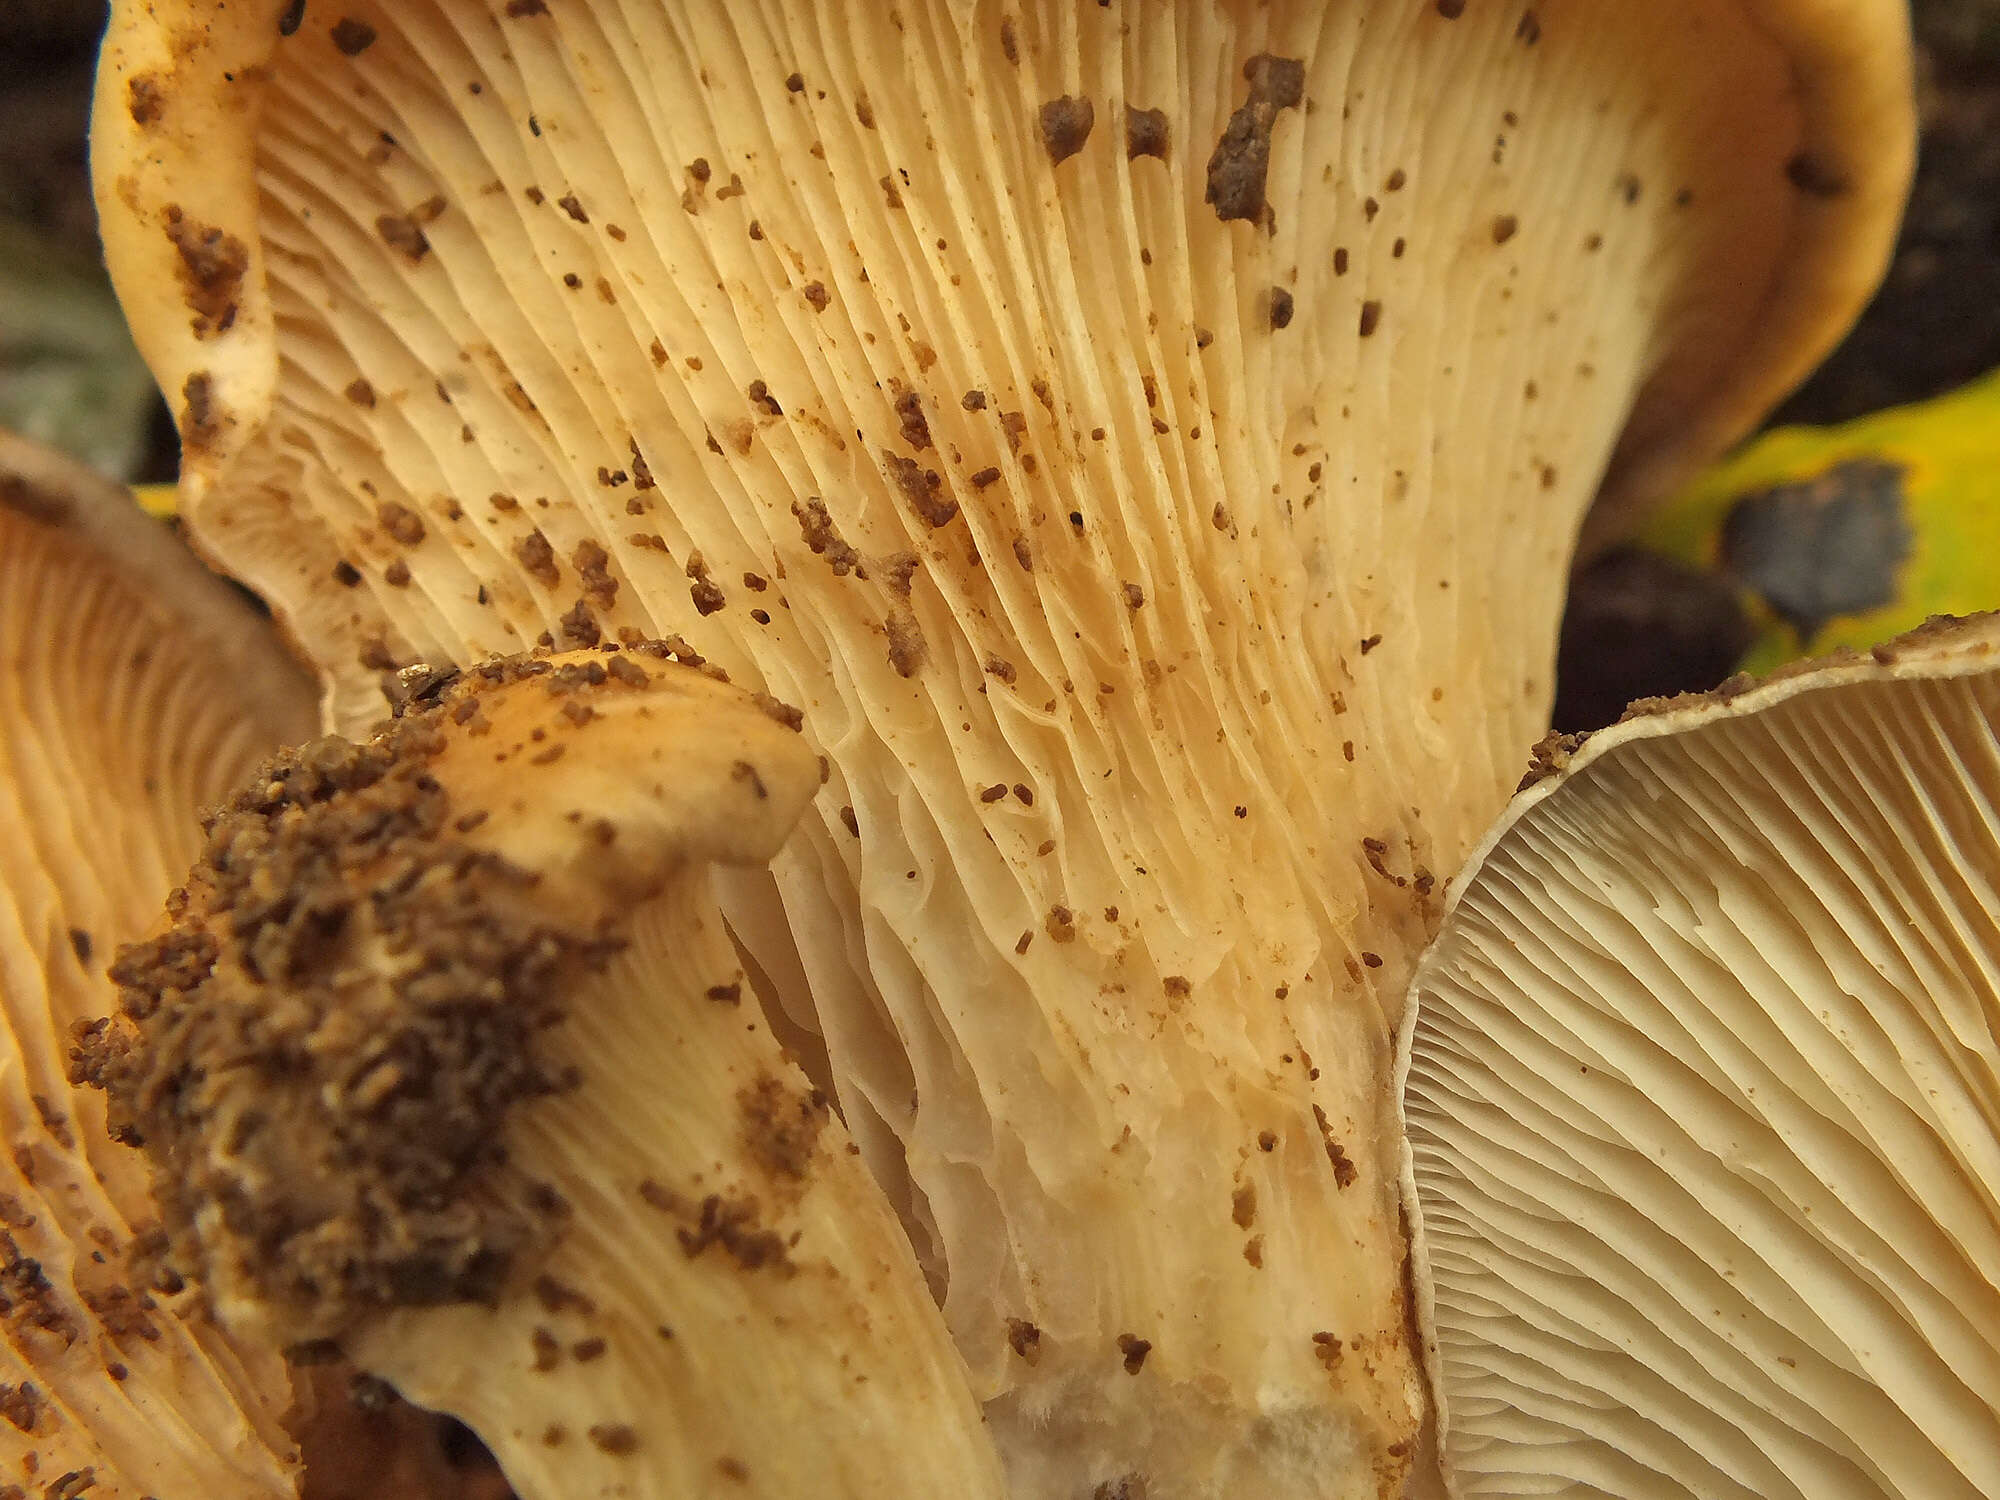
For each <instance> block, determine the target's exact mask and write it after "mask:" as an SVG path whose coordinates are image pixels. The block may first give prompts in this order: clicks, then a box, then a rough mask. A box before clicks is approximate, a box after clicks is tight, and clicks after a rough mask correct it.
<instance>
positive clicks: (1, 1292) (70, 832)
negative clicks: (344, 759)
mask: <svg viewBox="0 0 2000 1500" xmlns="http://www.w3.org/2000/svg"><path fill="white" fill-rule="evenodd" d="M0 659H4V661H5V663H6V671H5V674H4V675H0V1140H4V1142H5V1146H6V1149H5V1150H4V1151H0V1339H4V1344H5V1354H4V1360H0V1365H4V1368H0V1417H4V1418H5V1422H4V1423H0V1494H11V1495H16V1496H19V1495H25V1494H28V1493H32V1494H34V1495H36V1496H51V1497H58V1500H64V1497H69V1496H73V1495H82V1494H84V1493H86V1492H87V1493H88V1494H90V1495H91V1496H93V1497H104V1500H113V1497H117V1500H137V1497H139V1496H143V1495H149V1494H150V1495H159V1496H165V1497H175V1496H183V1495H228V1496H242V1497H244V1500H269V1497H276V1496H280V1495H289V1494H292V1493H294V1483H295V1477H296V1468H297V1461H296V1451H295V1445H294V1444H293V1441H292V1439H291V1437H290V1436H289V1434H288V1433H287V1431H286V1429H285V1426H284V1425H283V1424H284V1422H285V1419H286V1417H287V1414H288V1412H289V1410H290V1408H291V1407H292V1405H293V1392H292V1387H291V1384H290V1382H289V1380H288V1379H287V1376H286V1372H285V1368H284V1365H283V1363H282V1362H281V1361H280V1360H279V1359H278V1357H277V1355H276V1352H275V1351H273V1350H270V1349H268V1348H263V1347H260V1346H258V1345H254V1344H243V1343H237V1342H233V1341H231V1340H229V1339H226V1338H225V1337H224V1336H223V1335H222V1334H221V1333H220V1332H219V1331H218V1330H217V1329H216V1327H215V1326H214V1325H213V1323H212V1322H211V1321H210V1320H209V1319H208V1318H207V1317H206V1316H204V1315H203V1313H202V1310H201V1305H200V1298H199V1295H198V1293H196V1292H195V1291H192V1290H184V1289H182V1288H181V1287H180V1286H179V1285H177V1284H175V1283H171V1282H169V1283H164V1284H161V1283H153V1282H149V1281H147V1280H145V1279H143V1278H142V1276H141V1275H140V1274H139V1272H138V1270H137V1269H136V1267H135V1262H137V1261H143V1258H144V1257H143V1255H139V1254H137V1253H136V1252H138V1251H140V1250H142V1249H143V1246H144V1244H145V1242H146V1240H147V1238H148V1235H149V1232H150V1227H151V1226H152V1225H154V1224H155V1223H156V1220H157V1210H156V1208H155V1207H154V1204H153V1202H152V1200H151V1197H150V1195H149V1193H148V1190H147V1184H146V1174H145V1171H144V1169H143V1166H142V1164H141V1163H140V1162H139V1161H138V1159H137V1158H135V1157H133V1156H131V1154H130V1153H129V1152H123V1151H120V1150H118V1149H116V1148H115V1147H113V1146H112V1145H111V1143H110V1142H109V1141H107V1140H106V1139H105V1138H104V1126H103V1111H102V1108H101V1105H100V1104H99V1103H98V1101H97V1100H95V1099H94V1098H93V1097H92V1096H90V1095H88V1094H87V1093H84V1092H82V1091H72V1088H71V1085H70V1083H69V1080H68V1077H67V1054H68V1048H69V1028H70V1027H71V1025H72V1024H75V1023H80V1022H82V1021H83V1020H85V1019H86V1018H88V1017H91V1016H95V1015H98V1014H101V1013H102V1011H103V1010H104V1009H105V1008H106V1006H107V1005H108V1003H109V999H110V985H109V984H108V983H107V982H106V980H105V978H104V966H105V964H106V963H107V962H108V961H109V960H110V958H111V955H112V954H113V953H114V952H115V951H116V949H117V946H118V944H119V943H121V942H123V941H126V940H128V939H131V938H136V937H139V936H141V935H142V934H143V933H144V932H145V931H146V929H147V927H148V926H149V925H150V924H151V923H152V922H153V921H154V920H155V919H156V917H157V914H158V911H159V907H160V902H161V901H162V899H163V898H164V897H165V895H166V892H167V889H168V887H169V885H170V884H171V882H172V879H173V875H174V872H175V871H176V870H177V869H179V868H185V866H186V864H187V861H188V859H189V858H190V857H191V856H192V854H193V852H194V849H195V847H196V846H197V842H198V838H199V834H198V831H197V830H196V828H195V826H194V814H195V812H196V810H197V809H198V808H200V807H201V806H203V805H204V804H205V803H207V802H209V801H211V800H213V799H214V798H215V797H217V796H219V795H220V794H221V793H222V792H223V791H224V790H225V789H226V788H227V787H228V786H229V785H230V783H231V782H232V781H233V780H234V779H235V778H237V777H239V776H241V775H242V774H243V772H244V771H245V770H246V769H247V768H248V767H249V766H251V765H253V764H254V763H255V762H256V760H257V758H258V757H260V756H262V755H264V754H265V753H267V752H268V751H269V750H270V749H271V747H273V746H274V745H276V744H277V743H279V741H280V740H281V739H283V738H284V737H286V736H288V735H294V734H298V733H300V732H302V731H303V730H305V729H306V728H307V727H308V726H310V724H311V723H312V718H313V699H312V693H311V689H310V686H309V684H308V683H307V681H306V678H305V674H304V673H303V672H301V671H299V670H298V669H297V668H296V667H295V666H293V664H292V663H291V662H290V661H289V660H288V659H287V658H286V656H285V654H284V652H283V650H282V649H281V648H280V646H279V645H278V643H277V641H276V639H275V637H274V636H273V635H272V633H271V631H270V629H269V625H268V622H266V621H264V620H261V619H259V618H258V617H257V616H256V615H255V614H254V613H253V611H252V610H251V609H250V608H249V606H248V605H246V604H245V603H244V602H243V600H242V599H241V598H240V597H239V596H238V595H237V594H236V593H235V592H234V591H233V590H232V589H230V588H229V587H228V586H227V585H225V584H223V583H222V582H221V581H220V580H218V579H215V578H213V577H211V576H209V575H208V574H207V573H205V572H204V571H203V570H202V568H201V567H200V566H199V565H198V564H196V563H195V562H194V561H193V559H192V558H190V557H189V556H187V554H186V553H185V552H184V551H183V550H182V549H181V548H179V547H178V546H177V545H176V544H175V543H174V542H173V541H172V540H171V538H170V537H169V536H168V535H167V533H166V530H165V528H164V527H162V526H160V525H159V524H158V523H157V522H154V521H152V520H150V519H149V518H147V517H146V516H144V515H142V514H141V513H140V512H139V511H138V509H137V508H136V507H135V506H134V505H133V504H132V502H131V499H130V497H129V496H128V495H127V494H126V493H125V492H124V491H123V490H122V489H121V488H119V487H118V486H116V485H113V484H110V483H109V482H107V481H105V480H103V479H100V478H98V477H97V476H96V475H94V474H93V473H91V472H90V471H89V470H87V469H85V468H83V467H82V466H81V465H79V464H76V463H74V462H73V461H70V460H68V459H65V458H63V457H61V456H60V455H58V454H56V453H53V452H51V451H49V450H47V449H44V448H40V447H38V446H37V445H34V444H32V443H29V442H28V441H26V440H25V439H22V438H18V437H14V436H11V435H4V434H0Z"/></svg>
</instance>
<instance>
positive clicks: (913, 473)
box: [882, 393, 958, 531]
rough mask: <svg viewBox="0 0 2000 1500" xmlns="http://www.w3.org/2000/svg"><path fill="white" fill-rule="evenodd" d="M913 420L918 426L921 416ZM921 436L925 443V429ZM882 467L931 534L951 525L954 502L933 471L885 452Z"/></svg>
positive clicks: (910, 460)
mask: <svg viewBox="0 0 2000 1500" xmlns="http://www.w3.org/2000/svg"><path fill="white" fill-rule="evenodd" d="M912 394H914V393H912ZM917 420H918V422H920V423H921V422H922V421H923V417H922V414H921V413H919V414H918V417H917ZM924 435H925V438H926V440H928V438H929V436H930V434H929V430H928V429H926V430H925V434H924ZM882 463H883V466H884V467H886V468H887V469H888V471H889V478H890V480H891V481H892V482H893V483H894V484H895V486H896V489H897V490H898V492H900V493H901V495H902V497H903V499H904V500H905V501H906V502H907V503H908V504H909V507H910V509H911V510H913V511H915V512H916V513H917V515H918V516H919V517H920V518H921V519H922V521H923V523H924V524H925V525H926V526H928V527H930V528H931V529H932V530H933V531H935V530H936V529H937V528H939V527H941V526H948V525H950V524H951V520H952V518H953V517H954V516H956V515H957V514H958V502H957V501H956V500H954V499H952V498H951V497H950V496H949V495H947V494H945V493H944V477H943V476H942V475H941V474H939V473H938V471H937V470H935V469H926V468H925V467H924V466H923V465H921V464H919V463H918V462H917V461H916V460H915V459H913V458H905V457H904V456H903V455H902V454H900V453H891V452H889V451H887V450H886V449H885V450H884V451H883V453H882Z"/></svg>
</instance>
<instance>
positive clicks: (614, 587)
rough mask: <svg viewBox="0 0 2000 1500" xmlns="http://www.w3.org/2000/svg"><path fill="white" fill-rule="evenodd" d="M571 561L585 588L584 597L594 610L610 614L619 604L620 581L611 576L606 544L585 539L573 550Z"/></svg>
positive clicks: (588, 538) (578, 579) (609, 558)
mask: <svg viewBox="0 0 2000 1500" xmlns="http://www.w3.org/2000/svg"><path fill="white" fill-rule="evenodd" d="M569 561H570V566H571V567H573V568H575V569H576V576H577V582H579V583H580V584H582V586H583V597H584V598H585V599H587V600H588V601H589V602H590V603H591V605H592V606H593V607H594V608H597V609H601V610H604V611H606V612H609V611H610V610H611V609H612V608H613V607H614V606H615V605H616V604H617V602H618V580H617V579H615V578H613V577H612V576H611V554H610V553H609V552H606V551H605V550H604V544H603V543H602V542H600V541H597V540H596V539H595V538H592V537H585V538H584V539H583V540H582V541H580V542H578V543H577V544H576V546H575V547H574V548H573V549H571V551H570V555H569Z"/></svg>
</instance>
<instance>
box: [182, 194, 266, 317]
mask: <svg viewBox="0 0 2000 1500" xmlns="http://www.w3.org/2000/svg"><path fill="white" fill-rule="evenodd" d="M166 226H167V238H168V239H170V240H172V241H173V243H174V249H175V250H177V251H178V252H180V258H181V264H180V276H181V287H182V291H183V293H184V294H185V296H186V298H187V305H188V311H189V312H190V313H192V314H193V316H192V317H191V318H190V319H189V326H191V327H192V328H193V329H194V336H195V337H196V338H198V339H205V338H211V337H213V336H214V335H216V334H218V333H226V332H227V331H228V330H229V329H230V327H231V326H232V325H234V324H235V322H236V299H237V295H238V294H239V293H240V292H241V291H242V289H243V274H244V272H245V271H246V270H248V269H249V266H250V251H249V249H248V248H247V247H246V246H245V245H244V243H243V241H241V240H240V239H238V238H237V237H236V236H235V235H233V234H228V233H225V232H224V231H223V230H220V229H217V228H216V227H215V226H214V225H212V224H203V223H201V222H200V221H198V220H195V219H191V218H189V217H188V216H187V215H186V214H184V213H183V212H182V211H181V208H180V205H178V204H173V205H170V206H169V207H168V208H167V211H166Z"/></svg>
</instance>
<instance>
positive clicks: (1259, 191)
mask: <svg viewBox="0 0 2000 1500" xmlns="http://www.w3.org/2000/svg"><path fill="white" fill-rule="evenodd" d="M1243 77H1244V78H1245V79H1246V80H1247V81H1248V83H1249V85H1250V90H1249V96H1248V97H1247V98H1246V99H1245V100H1244V102H1243V103H1242V105H1241V106H1239V107H1238V108H1237V110H1236V112H1235V113H1234V114H1232V115H1231V116H1230V117H1229V123H1228V124H1227V125H1226V126H1224V127H1223V131H1222V138H1221V139H1220V140H1219V141H1217V142H1216V145H1215V150H1214V152H1213V153H1212V154H1211V155H1210V156H1209V158H1208V188H1207V191H1206V193H1205V194H1204V195H1203V200H1202V201H1203V202H1205V203H1208V204H1210V205H1211V206H1212V207H1213V208H1214V209H1215V216H1216V217H1217V218H1218V219H1221V220H1223V221H1224V222H1225V223H1226V222H1228V221H1229V220H1231V219H1249V220H1253V221H1261V220H1264V219H1265V218H1266V217H1267V216H1268V214H1269V212H1270V206H1269V204H1268V203H1267V202H1266V201H1265V197H1264V187H1265V183H1266V181H1267V179H1268V178H1269V176H1270V171H1271V128H1272V126H1273V125H1274V124H1275V123H1276V122H1277V118H1278V115H1279V113H1280V112H1281V111H1283V110H1287V109H1296V108H1297V107H1298V106H1299V104H1300V103H1301V102H1302V101H1303V100H1304V98H1305V79H1306V69H1305V62H1304V61H1303V60H1302V59H1300V58H1295V57H1276V56H1273V55H1272V54H1271V53H1268V52H1260V53H1258V54H1257V55H1256V56H1255V57H1253V58H1251V59H1250V60H1249V61H1248V62H1246V63H1245V64H1244V65H1243Z"/></svg>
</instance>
